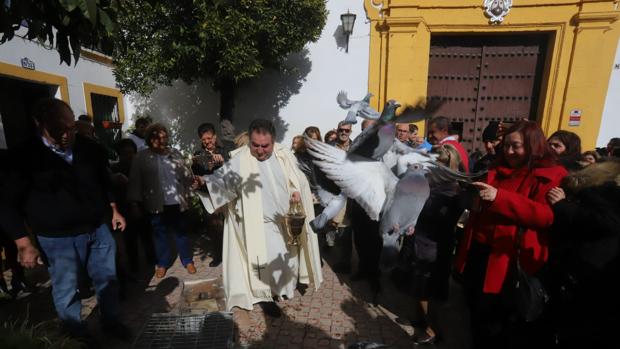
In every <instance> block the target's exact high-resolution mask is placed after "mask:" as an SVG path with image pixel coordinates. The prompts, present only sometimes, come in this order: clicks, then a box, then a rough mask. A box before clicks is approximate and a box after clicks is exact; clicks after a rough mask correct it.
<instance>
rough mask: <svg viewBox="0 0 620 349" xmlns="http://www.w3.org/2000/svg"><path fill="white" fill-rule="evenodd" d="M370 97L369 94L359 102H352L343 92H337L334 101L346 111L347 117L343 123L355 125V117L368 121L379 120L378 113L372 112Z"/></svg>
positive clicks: (370, 94)
mask: <svg viewBox="0 0 620 349" xmlns="http://www.w3.org/2000/svg"><path fill="white" fill-rule="evenodd" d="M371 97H372V93H369V94H367V95H366V97H364V99H362V100H361V101H352V100H349V98H347V93H346V92H344V91H340V92H338V96H336V101H337V102H338V105H340V107H341V108H342V109H348V110H349V112H348V113H347V117H346V118H345V119H344V122H345V123H347V124H357V117H361V118H364V119H368V120H377V119H379V116H380V115H381V114H379V112H378V111H376V110H374V109H373V108H372V107H371V106H370V104H369V102H370V98H371Z"/></svg>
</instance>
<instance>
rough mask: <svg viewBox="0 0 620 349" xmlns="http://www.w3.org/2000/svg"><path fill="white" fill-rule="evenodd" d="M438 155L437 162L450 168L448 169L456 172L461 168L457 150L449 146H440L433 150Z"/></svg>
mask: <svg viewBox="0 0 620 349" xmlns="http://www.w3.org/2000/svg"><path fill="white" fill-rule="evenodd" d="M433 151H434V152H435V153H437V154H438V155H439V157H438V158H437V161H439V162H441V163H443V164H444V165H446V166H448V167H450V169H452V170H455V171H458V170H459V167H460V166H461V161H462V160H461V155H460V154H459V152H458V150H456V148H455V147H454V146H453V145H451V144H442V145H440V146H438V147H436V148H434V149H433Z"/></svg>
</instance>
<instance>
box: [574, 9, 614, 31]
mask: <svg viewBox="0 0 620 349" xmlns="http://www.w3.org/2000/svg"><path fill="white" fill-rule="evenodd" d="M619 16H620V14H619V13H618V12H579V13H577V14H576V15H575V16H574V17H573V18H572V22H573V24H574V25H575V26H577V32H581V31H582V30H585V29H600V30H604V31H607V30H610V29H611V24H612V23H613V22H615V21H617V20H618V17H619Z"/></svg>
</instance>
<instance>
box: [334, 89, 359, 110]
mask: <svg viewBox="0 0 620 349" xmlns="http://www.w3.org/2000/svg"><path fill="white" fill-rule="evenodd" d="M336 101H337V102H338V105H339V106H340V108H342V109H349V108H351V106H352V105H353V103H355V101H351V100H349V98H347V93H346V92H344V91H340V92H338V96H336Z"/></svg>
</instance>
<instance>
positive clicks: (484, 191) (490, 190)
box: [472, 182, 497, 202]
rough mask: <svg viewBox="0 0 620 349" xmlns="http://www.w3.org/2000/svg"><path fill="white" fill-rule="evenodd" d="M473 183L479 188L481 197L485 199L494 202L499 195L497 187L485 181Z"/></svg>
mask: <svg viewBox="0 0 620 349" xmlns="http://www.w3.org/2000/svg"><path fill="white" fill-rule="evenodd" d="M472 185H473V186H474V187H476V188H478V192H479V195H480V198H481V199H482V200H484V201H489V202H493V201H495V198H496V197H497V188H495V187H494V186H492V185H489V184H486V183H484V182H473V183H472Z"/></svg>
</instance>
